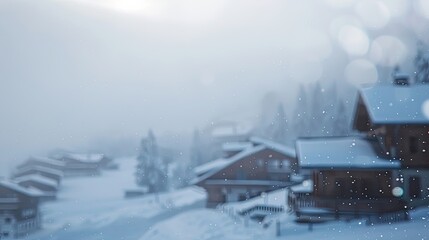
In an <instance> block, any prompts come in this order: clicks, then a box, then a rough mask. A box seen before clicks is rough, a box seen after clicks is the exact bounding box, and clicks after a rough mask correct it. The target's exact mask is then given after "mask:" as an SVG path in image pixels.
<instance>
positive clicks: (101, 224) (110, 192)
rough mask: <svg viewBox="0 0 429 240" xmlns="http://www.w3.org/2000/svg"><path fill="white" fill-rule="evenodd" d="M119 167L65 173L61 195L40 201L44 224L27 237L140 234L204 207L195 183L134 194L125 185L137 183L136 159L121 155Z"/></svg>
mask: <svg viewBox="0 0 429 240" xmlns="http://www.w3.org/2000/svg"><path fill="white" fill-rule="evenodd" d="M117 163H118V164H119V165H120V168H119V170H116V171H105V172H103V174H102V175H101V176H94V177H76V178H66V179H64V180H63V182H62V186H61V190H60V191H59V193H58V200H57V201H54V202H47V203H45V204H44V205H42V207H41V210H42V212H43V229H42V230H41V231H39V232H36V233H34V234H31V235H29V236H28V237H27V238H25V239H29V240H45V239H58V240H69V239H70V240H77V239H78V240H98V239H100V240H101V239H103V240H108V239H112V240H119V239H130V240H131V239H138V238H139V237H140V236H141V235H143V234H144V233H145V232H146V231H147V230H148V229H149V228H150V226H152V225H153V224H155V223H157V222H158V221H161V220H164V219H167V218H170V217H171V216H173V215H175V214H178V213H180V212H182V211H186V210H188V209H193V208H195V207H198V208H202V207H203V206H204V202H205V199H206V195H205V193H204V192H203V191H202V190H201V189H199V188H196V187H188V188H184V189H180V190H177V191H173V192H169V193H164V194H159V197H158V198H159V201H157V198H156V197H155V196H154V195H148V196H144V197H140V198H134V199H124V190H126V189H130V188H135V183H134V175H133V173H134V167H135V164H136V161H135V159H133V158H123V159H118V160H117Z"/></svg>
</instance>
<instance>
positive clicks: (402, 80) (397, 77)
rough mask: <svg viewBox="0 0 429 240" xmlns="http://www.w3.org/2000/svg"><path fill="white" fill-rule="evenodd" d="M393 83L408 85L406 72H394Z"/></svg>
mask: <svg viewBox="0 0 429 240" xmlns="http://www.w3.org/2000/svg"><path fill="white" fill-rule="evenodd" d="M393 84H394V85H396V86H408V85H410V77H409V76H408V74H404V73H396V74H394V75H393Z"/></svg>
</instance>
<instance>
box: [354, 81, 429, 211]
mask: <svg viewBox="0 0 429 240" xmlns="http://www.w3.org/2000/svg"><path fill="white" fill-rule="evenodd" d="M353 128H354V129H355V130H357V131H359V132H361V133H363V134H365V135H367V136H368V137H371V138H373V139H375V140H376V141H377V142H378V146H379V147H380V149H381V151H380V156H381V157H385V158H391V159H397V160H399V161H400V162H401V171H400V173H401V175H400V176H399V179H400V181H401V183H402V184H403V191H404V193H403V196H402V198H403V199H404V200H406V201H407V202H408V204H409V206H410V207H417V206H425V205H428V204H429V199H428V198H427V196H429V161H428V159H429V84H399V83H396V82H395V84H388V85H387V84H385V85H376V86H373V87H371V88H364V89H361V90H360V91H359V95H358V101H357V106H356V111H355V117H354V122H353Z"/></svg>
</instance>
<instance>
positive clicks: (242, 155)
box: [191, 145, 266, 184]
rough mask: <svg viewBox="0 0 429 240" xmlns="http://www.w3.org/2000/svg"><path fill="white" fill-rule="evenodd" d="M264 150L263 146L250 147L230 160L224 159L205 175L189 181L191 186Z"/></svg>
mask: <svg viewBox="0 0 429 240" xmlns="http://www.w3.org/2000/svg"><path fill="white" fill-rule="evenodd" d="M264 149H266V147H265V146H262V145H260V146H256V147H252V148H248V149H246V150H244V151H241V152H239V153H237V154H236V155H234V156H232V157H230V158H226V159H225V161H223V164H219V165H218V166H215V167H214V168H212V169H210V170H209V171H208V172H207V173H205V174H203V175H202V176H200V177H197V178H195V179H194V180H193V181H191V184H195V183H198V182H201V181H203V180H205V179H207V178H209V177H211V176H213V175H214V174H215V173H217V172H219V171H220V170H222V169H225V168H226V167H228V166H229V165H231V164H233V163H235V162H237V161H239V160H241V159H243V158H245V157H247V156H250V155H252V154H254V153H257V152H259V151H262V150H264Z"/></svg>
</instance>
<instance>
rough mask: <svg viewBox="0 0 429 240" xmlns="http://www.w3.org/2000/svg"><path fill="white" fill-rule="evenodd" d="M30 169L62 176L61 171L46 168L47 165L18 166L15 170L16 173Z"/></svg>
mask: <svg viewBox="0 0 429 240" xmlns="http://www.w3.org/2000/svg"><path fill="white" fill-rule="evenodd" d="M30 170H36V171H40V172H45V173H50V174H53V175H57V176H59V177H62V176H63V173H62V172H61V171H58V170H55V169H52V168H48V167H43V166H25V167H23V168H20V169H18V170H17V173H23V172H26V171H30Z"/></svg>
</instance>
